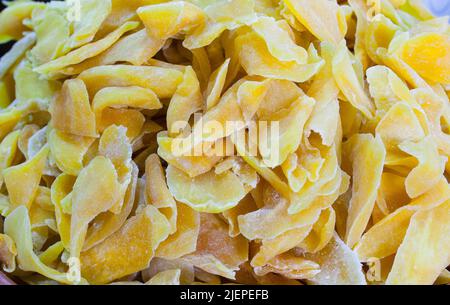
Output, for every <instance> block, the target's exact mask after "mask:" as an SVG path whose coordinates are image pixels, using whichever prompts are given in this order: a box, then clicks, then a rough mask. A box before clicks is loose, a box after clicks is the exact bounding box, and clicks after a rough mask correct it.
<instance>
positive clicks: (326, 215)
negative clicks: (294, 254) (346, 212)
mask: <svg viewBox="0 0 450 305" xmlns="http://www.w3.org/2000/svg"><path fill="white" fill-rule="evenodd" d="M335 224H336V213H335V212H334V209H333V207H329V208H327V209H325V210H323V211H322V213H321V214H320V217H319V219H318V220H317V221H316V222H315V223H314V225H313V226H312V229H311V231H310V232H309V234H308V236H306V237H305V239H304V240H303V241H302V242H301V243H299V247H301V248H302V249H304V250H305V251H307V252H310V253H316V252H318V251H320V250H322V249H323V248H325V246H326V245H327V244H328V243H329V242H330V240H331V238H332V237H333V234H334V227H335Z"/></svg>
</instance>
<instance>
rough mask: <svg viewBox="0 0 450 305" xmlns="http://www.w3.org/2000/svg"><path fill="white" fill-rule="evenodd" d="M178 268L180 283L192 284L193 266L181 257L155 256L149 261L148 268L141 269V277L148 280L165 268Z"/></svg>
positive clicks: (165, 269)
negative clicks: (167, 258) (169, 258)
mask: <svg viewBox="0 0 450 305" xmlns="http://www.w3.org/2000/svg"><path fill="white" fill-rule="evenodd" d="M173 269H179V270H180V271H181V274H180V283H181V284H184V285H186V284H192V282H194V276H195V275H194V266H193V265H192V264H190V263H188V262H186V261H184V260H183V259H174V260H166V259H163V258H158V257H155V258H153V259H152V260H151V261H150V265H149V266H148V268H146V269H144V270H142V272H141V274H142V279H143V280H144V281H148V280H149V279H151V278H152V277H154V276H155V275H156V274H158V273H160V272H164V271H167V270H173Z"/></svg>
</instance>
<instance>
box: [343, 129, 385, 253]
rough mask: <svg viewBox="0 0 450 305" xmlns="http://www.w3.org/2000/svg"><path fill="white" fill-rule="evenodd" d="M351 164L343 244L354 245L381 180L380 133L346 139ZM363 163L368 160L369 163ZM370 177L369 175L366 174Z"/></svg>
mask: <svg viewBox="0 0 450 305" xmlns="http://www.w3.org/2000/svg"><path fill="white" fill-rule="evenodd" d="M346 145H347V146H346V148H344V149H347V154H348V155H349V157H350V159H351V160H352V164H353V185H352V199H351V200H350V206H349V214H348V219H347V232H346V244H347V245H349V247H353V246H354V245H355V243H356V242H357V241H358V240H359V238H360V237H361V235H362V234H363V232H364V230H365V228H366V226H367V223H368V221H369V218H370V215H371V213H372V209H373V207H374V204H375V200H376V196H377V190H378V187H379V186H380V183H381V174H382V172H383V165H384V159H385V156H386V150H385V148H384V145H383V142H382V141H381V138H380V137H375V138H374V137H373V136H372V135H367V134H366V135H362V134H361V135H358V136H355V137H354V138H352V139H350V140H349V142H347V143H346ZM365 164H370V167H368V166H366V165H365ZM369 177H370V178H369Z"/></svg>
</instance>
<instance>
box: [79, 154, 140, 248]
mask: <svg viewBox="0 0 450 305" xmlns="http://www.w3.org/2000/svg"><path fill="white" fill-rule="evenodd" d="M132 166H133V169H132V172H131V182H130V184H129V185H128V188H127V191H126V193H125V196H124V199H123V205H122V209H121V210H120V212H119V213H112V212H110V211H108V212H104V213H101V214H99V215H98V216H97V217H95V218H94V220H93V221H92V223H91V224H90V226H89V228H88V230H87V233H86V239H85V241H84V244H83V251H86V250H88V249H90V248H92V247H94V246H95V245H97V244H99V243H101V242H102V241H103V240H105V239H106V238H107V237H109V236H110V235H111V234H113V233H114V232H116V231H117V230H119V229H120V228H121V227H122V225H123V224H124V223H125V221H126V220H127V217H128V216H129V215H130V213H131V212H132V210H133V207H134V199H135V196H136V189H137V180H138V177H137V175H138V168H137V166H136V164H134V163H132Z"/></svg>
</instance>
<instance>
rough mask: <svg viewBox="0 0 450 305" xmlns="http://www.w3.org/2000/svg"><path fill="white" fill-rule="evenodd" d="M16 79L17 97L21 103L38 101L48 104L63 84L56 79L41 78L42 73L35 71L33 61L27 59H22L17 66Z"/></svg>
mask: <svg viewBox="0 0 450 305" xmlns="http://www.w3.org/2000/svg"><path fill="white" fill-rule="evenodd" d="M14 81H15V86H16V99H18V100H19V101H20V102H21V103H25V102H28V101H36V102H41V103H45V104H46V105H47V104H49V103H50V101H51V100H52V98H53V96H54V94H55V93H56V92H57V91H58V90H60V88H61V85H60V84H59V83H58V82H56V81H50V80H45V79H41V78H40V75H39V74H38V73H36V72H34V71H33V69H32V66H31V63H30V62H29V61H27V60H24V61H22V62H21V63H20V64H19V66H17V67H16V68H15V70H14Z"/></svg>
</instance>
